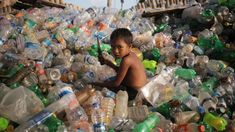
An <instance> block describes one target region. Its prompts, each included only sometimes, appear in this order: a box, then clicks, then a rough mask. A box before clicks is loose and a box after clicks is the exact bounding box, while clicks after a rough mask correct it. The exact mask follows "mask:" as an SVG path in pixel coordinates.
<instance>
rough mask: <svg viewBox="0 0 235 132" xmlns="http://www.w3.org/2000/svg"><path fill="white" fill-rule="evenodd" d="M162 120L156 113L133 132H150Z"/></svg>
mask: <svg viewBox="0 0 235 132" xmlns="http://www.w3.org/2000/svg"><path fill="white" fill-rule="evenodd" d="M159 122H160V118H159V117H158V115H157V114H156V113H151V114H150V115H149V116H148V117H147V118H146V119H145V120H144V121H143V122H141V123H139V124H137V125H136V126H135V127H134V129H133V130H132V131H133V132H150V131H151V130H152V129H153V128H154V127H155V126H156V125H157V124H158V123H159Z"/></svg>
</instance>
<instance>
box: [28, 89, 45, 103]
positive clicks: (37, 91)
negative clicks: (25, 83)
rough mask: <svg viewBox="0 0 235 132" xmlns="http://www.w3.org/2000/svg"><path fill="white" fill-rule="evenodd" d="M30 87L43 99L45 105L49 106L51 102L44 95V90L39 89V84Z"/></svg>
mask: <svg viewBox="0 0 235 132" xmlns="http://www.w3.org/2000/svg"><path fill="white" fill-rule="evenodd" d="M28 88H29V89H30V90H31V91H33V92H34V93H35V94H36V96H37V97H38V98H39V99H40V100H41V101H42V103H43V104H44V106H47V105H48V104H49V101H48V99H47V98H45V97H44V96H43V95H42V92H41V91H40V90H39V88H38V86H37V85H32V86H30V87H28Z"/></svg>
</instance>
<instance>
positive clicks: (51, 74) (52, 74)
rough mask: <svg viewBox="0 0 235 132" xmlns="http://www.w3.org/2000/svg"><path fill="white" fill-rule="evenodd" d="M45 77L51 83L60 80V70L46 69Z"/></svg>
mask: <svg viewBox="0 0 235 132" xmlns="http://www.w3.org/2000/svg"><path fill="white" fill-rule="evenodd" d="M46 75H47V77H48V79H50V80H52V81H56V80H60V78H61V73H60V70H59V69H57V68H47V69H46Z"/></svg>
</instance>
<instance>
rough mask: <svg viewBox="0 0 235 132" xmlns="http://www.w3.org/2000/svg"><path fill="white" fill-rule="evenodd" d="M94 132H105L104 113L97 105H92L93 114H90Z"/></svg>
mask: <svg viewBox="0 0 235 132" xmlns="http://www.w3.org/2000/svg"><path fill="white" fill-rule="evenodd" d="M91 121H92V123H93V129H94V132H105V130H106V128H105V124H104V123H105V112H104V111H103V110H102V109H101V108H100V105H99V104H98V103H94V104H93V112H92V114H91Z"/></svg>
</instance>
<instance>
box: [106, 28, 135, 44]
mask: <svg viewBox="0 0 235 132" xmlns="http://www.w3.org/2000/svg"><path fill="white" fill-rule="evenodd" d="M117 39H123V40H124V41H125V42H126V43H127V44H128V45H131V44H132V41H133V35H132V33H131V32H130V30H128V29H127V28H117V29H115V30H114V31H113V32H112V34H111V36H110V42H113V41H116V40H117Z"/></svg>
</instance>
